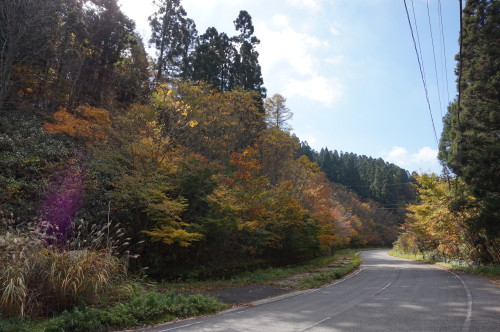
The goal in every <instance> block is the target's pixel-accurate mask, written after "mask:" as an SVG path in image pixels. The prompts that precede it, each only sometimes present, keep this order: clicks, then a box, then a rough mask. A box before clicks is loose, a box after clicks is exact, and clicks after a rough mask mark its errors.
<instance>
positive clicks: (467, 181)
mask: <svg viewBox="0 0 500 332" xmlns="http://www.w3.org/2000/svg"><path fill="white" fill-rule="evenodd" d="M499 25H500V1H498V0H468V1H467V2H466V6H465V8H464V10H463V45H462V49H463V50H462V55H461V57H460V54H459V55H457V69H456V74H457V75H459V72H460V70H461V71H462V78H461V81H460V86H459V88H460V91H461V100H460V105H461V106H460V110H458V105H457V102H456V101H455V102H454V103H453V104H451V105H450V106H449V108H448V113H447V114H446V116H445V117H444V129H443V134H442V137H441V142H440V152H439V158H440V160H441V162H442V163H443V165H444V166H445V167H447V168H448V169H449V170H451V171H452V172H453V173H454V174H455V175H456V176H457V178H458V179H459V180H460V182H461V183H462V184H463V185H460V186H457V188H456V189H457V190H456V191H457V193H456V194H457V195H458V197H457V198H456V199H455V200H454V201H453V203H452V207H453V210H454V211H461V210H462V211H463V210H465V209H471V208H472V209H477V210H478V211H479V213H478V214H477V215H476V216H474V217H471V218H469V220H468V222H467V225H468V227H469V230H470V232H471V233H472V234H473V235H474V237H475V239H476V242H477V243H476V244H477V245H478V246H482V245H485V243H486V242H491V241H494V239H495V238H498V237H499V236H500V61H499V59H500V29H499V28H498V27H499ZM469 197H473V198H474V199H473V200H470V199H468V198H469Z"/></svg>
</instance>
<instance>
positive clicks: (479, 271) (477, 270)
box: [388, 250, 500, 287]
mask: <svg viewBox="0 0 500 332" xmlns="http://www.w3.org/2000/svg"><path fill="white" fill-rule="evenodd" d="M388 254H389V255H391V256H394V257H399V258H404V259H409V260H413V261H419V262H424V263H427V264H434V265H438V266H441V267H443V268H445V269H450V270H453V271H456V272H462V273H468V274H475V275H478V276H482V277H484V278H486V279H488V280H490V281H491V282H493V283H494V284H495V285H497V286H499V287H500V266H499V265H493V266H464V265H458V264H453V263H444V262H438V261H434V260H432V259H429V258H423V257H422V255H420V257H419V256H418V255H417V256H415V255H407V254H400V253H397V252H395V251H393V250H391V251H389V252H388Z"/></svg>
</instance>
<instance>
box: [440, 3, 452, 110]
mask: <svg viewBox="0 0 500 332" xmlns="http://www.w3.org/2000/svg"><path fill="white" fill-rule="evenodd" d="M438 14H439V24H440V25H441V41H442V45H443V58H444V72H445V75H444V77H445V78H446V94H447V97H448V101H450V84H449V83H448V75H447V73H448V64H447V61H446V44H445V42H444V40H445V39H444V29H443V11H442V9H441V0H438Z"/></svg>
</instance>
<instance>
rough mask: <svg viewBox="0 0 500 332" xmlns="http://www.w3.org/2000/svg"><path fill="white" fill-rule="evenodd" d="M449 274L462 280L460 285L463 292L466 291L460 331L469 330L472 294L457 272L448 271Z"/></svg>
mask: <svg viewBox="0 0 500 332" xmlns="http://www.w3.org/2000/svg"><path fill="white" fill-rule="evenodd" d="M448 272H450V273H451V274H453V275H454V276H455V277H457V278H458V280H460V282H462V285H463V286H464V288H465V293H467V314H466V315H465V322H464V326H463V327H462V332H469V329H470V322H471V320H472V294H471V293H470V290H469V287H468V286H467V284H466V283H465V281H464V280H463V279H462V278H460V277H459V276H458V274H456V273H454V272H451V271H448Z"/></svg>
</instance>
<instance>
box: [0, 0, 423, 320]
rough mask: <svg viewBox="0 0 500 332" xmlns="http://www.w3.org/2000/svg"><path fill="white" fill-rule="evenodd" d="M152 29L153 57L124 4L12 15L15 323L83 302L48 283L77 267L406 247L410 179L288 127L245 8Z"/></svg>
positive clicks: (162, 11)
mask: <svg viewBox="0 0 500 332" xmlns="http://www.w3.org/2000/svg"><path fill="white" fill-rule="evenodd" d="M150 25H151V29H152V35H151V40H149V41H146V42H149V43H150V45H152V46H154V47H155V48H156V50H157V57H156V58H155V59H154V60H153V59H151V58H150V56H149V55H148V54H147V52H146V51H145V47H144V42H145V41H143V40H141V38H140V37H139V36H138V34H137V33H136V32H135V30H134V22H133V21H131V20H130V19H129V18H127V17H126V16H125V15H124V14H123V13H122V12H121V11H120V8H119V6H118V5H117V2H116V0H44V1H31V0H8V1H2V2H1V3H0V45H1V50H2V52H1V53H0V56H1V59H0V210H1V211H2V212H0V213H1V216H0V217H1V221H2V222H1V224H0V249H1V250H0V268H1V272H0V295H1V298H2V300H1V301H0V307H1V309H0V312H1V313H2V314H3V315H21V316H22V315H33V316H37V315H48V314H53V313H56V312H61V311H62V310H65V309H70V308H72V307H73V306H74V305H76V303H77V299H81V298H80V297H79V296H80V295H78V294H76V293H75V294H74V297H72V298H65V300H64V301H63V300H61V301H57V303H54V305H51V306H45V305H44V303H49V302H50V296H52V295H48V294H47V293H46V292H42V291H41V289H42V288H44V289H52V288H51V287H55V286H54V285H52V284H50V285H45V284H43V285H41V286H40V284H39V280H45V282H46V283H49V281H50V280H52V279H50V278H48V277H47V276H48V275H49V273H50V271H49V270H50V268H49V267H51V266H52V267H54V266H56V267H57V269H59V270H60V271H61V273H62V274H64V273H67V274H68V275H69V274H70V273H71V272H69V271H70V270H71V268H72V267H71V266H68V264H66V265H64V264H65V263H64V262H66V263H67V262H69V261H72V259H74V257H76V256H75V255H81V256H82V257H84V258H85V259H88V260H86V261H85V262H86V263H85V264H87V263H89V262H92V264H97V262H99V264H97V265H94V266H95V269H94V270H89V272H88V273H89V277H88V278H89V280H91V279H92V278H97V279H99V280H106V282H107V281H109V282H112V281H113V280H114V279H113V277H114V276H115V275H118V274H120V273H122V272H118V270H120V269H121V268H122V267H123V268H124V269H125V271H127V270H129V271H134V272H136V273H138V271H144V269H148V270H147V272H146V273H147V274H148V275H149V276H150V277H154V278H183V277H185V276H186V275H187V274H189V273H196V274H197V275H199V276H200V277H208V276H213V275H215V276H217V275H220V274H221V273H223V272H222V271H228V270H229V271H232V269H233V270H238V269H240V270H241V269H245V268H247V267H248V268H251V267H259V266H264V265H280V264H288V263H291V262H294V261H297V260H301V259H306V258H310V257H314V256H317V255H321V254H330V253H331V252H332V251H333V250H335V249H338V248H344V247H348V246H353V247H360V246H361V247H362V246H388V245H390V244H391V243H392V242H393V241H394V240H395V239H396V238H397V233H398V226H399V225H400V224H401V223H402V213H401V212H399V213H396V212H395V211H400V207H401V206H402V205H404V204H406V203H409V202H412V200H413V199H414V196H415V193H414V189H413V188H414V186H413V185H412V182H413V179H412V177H411V176H410V175H409V174H408V172H406V171H405V170H403V169H401V168H399V167H397V166H395V165H393V164H389V163H385V162H384V161H383V160H381V159H373V158H368V157H366V156H357V155H355V154H352V153H340V154H339V153H337V152H336V151H333V152H332V151H329V150H328V149H324V150H322V151H321V152H319V153H317V152H314V151H312V150H311V149H310V148H308V146H307V143H304V142H300V140H299V138H297V137H295V136H294V135H292V134H291V133H290V126H289V123H288V121H289V120H290V119H291V112H290V110H289V109H288V108H287V107H286V98H285V97H284V96H281V95H279V94H274V95H273V96H271V97H267V95H266V92H267V91H266V89H265V88H264V81H263V78H262V74H261V68H260V65H259V62H258V56H259V54H258V53H257V51H256V50H255V46H256V45H257V44H258V43H259V40H258V38H257V37H256V36H255V35H254V27H253V25H252V18H251V16H250V14H249V13H247V12H246V11H241V12H240V13H239V15H238V17H236V18H235V21H234V26H235V32H234V36H232V37H229V36H228V35H227V34H226V33H224V32H218V31H217V30H216V29H215V28H209V29H207V31H206V32H205V33H202V34H199V33H198V32H197V30H196V25H195V22H194V21H193V20H191V19H189V18H188V17H187V13H186V12H185V10H184V9H183V8H182V5H181V3H180V0H161V1H158V2H157V12H155V13H152V15H151V17H150ZM72 257H73V258H72ZM77 257H80V256H77ZM74 262H75V263H74V264H79V263H78V262H83V261H78V262H77V261H76V260H75V261H74ZM57 264H60V265H57ZM74 264H73V265H74ZM82 264H83V263H82ZM89 264H90V263H89ZM69 265H71V264H69ZM28 267H29V268H28ZM33 267H35V268H33ZM99 269H101V270H99ZM52 270H53V269H52ZM122 270H123V269H122ZM82 271H83V270H82ZM86 273H87V272H86ZM92 273H94V275H92ZM101 273H102V274H101ZM91 275H92V276H91ZM102 275H106V276H107V277H106V278H100V277H102ZM15 280H17V281H15ZM19 280H21V281H22V285H17V286H16V287H17V288H15V289H17V290H18V291H19V292H20V293H19V292H18V293H16V292H14V291H13V289H14V286H9V287H10V288H9V287H7V286H8V285H14V284H13V283H14V281H15V282H18V281H19ZM92 280H93V279H92ZM65 285H66V284H65ZM68 285H70V284H68ZM66 286H67V285H66ZM66 286H61V287H66ZM101 286H102V287H103V288H102V289H104V285H101ZM23 287H24V288H23ZM40 287H42V288H40ZM68 287H69V286H68ZM75 289H76V286H75ZM82 289H83V288H82ZM95 291H96V292H101V288H99V289H97V288H96V289H95ZM61 292H63V293H64V291H61ZM75 292H76V290H75ZM2 294H3V295H2ZM44 296H47V297H44ZM28 303H29V304H30V305H29V306H27V304H28Z"/></svg>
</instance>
